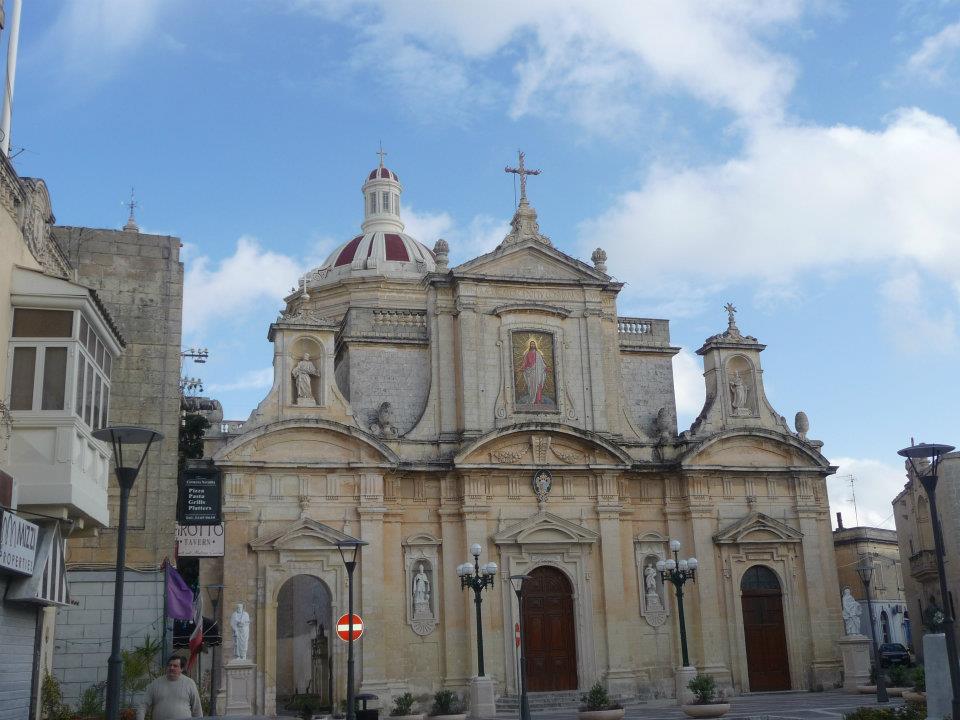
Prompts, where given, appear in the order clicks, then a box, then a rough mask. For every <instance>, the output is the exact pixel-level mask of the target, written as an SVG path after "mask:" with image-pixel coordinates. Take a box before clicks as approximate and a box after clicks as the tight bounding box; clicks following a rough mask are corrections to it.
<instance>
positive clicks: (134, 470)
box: [93, 426, 163, 720]
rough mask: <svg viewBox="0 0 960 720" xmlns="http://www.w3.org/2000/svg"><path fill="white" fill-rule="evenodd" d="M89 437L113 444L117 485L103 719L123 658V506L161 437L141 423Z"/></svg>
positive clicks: (115, 713) (110, 711) (110, 715)
mask: <svg viewBox="0 0 960 720" xmlns="http://www.w3.org/2000/svg"><path fill="white" fill-rule="evenodd" d="M93 437H94V438H96V439H97V440H100V441H102V442H105V443H110V445H111V447H112V448H113V464H114V471H115V472H116V474H117V483H118V484H119V485H120V517H119V522H118V524H117V568H116V574H115V577H114V581H113V582H114V584H113V634H112V638H111V641H110V659H109V660H107V698H106V710H107V720H117V718H119V716H120V675H121V671H122V669H123V660H122V659H121V657H120V628H121V624H122V621H123V565H124V562H125V560H126V555H127V506H128V505H129V504H130V490H131V489H132V488H133V483H134V481H135V480H136V479H137V474H138V473H139V472H140V468H141V467H143V461H144V460H146V458H147V453H148V452H150V446H151V445H152V444H153V441H154V440H162V439H163V435H161V434H160V433H158V432H157V431H156V430H150V429H148V428H141V427H129V426H121V427H106V428H101V429H100V430H97V431H96V432H94V433H93ZM137 445H144V446H145V447H144V448H143V453H142V454H141V455H140V459H139V461H137V462H136V465H134V463H132V462H131V463H130V464H129V465H126V464H124V462H123V451H124V448H126V449H127V459H128V460H133V458H132V457H130V456H131V455H132V454H135V453H134V452H133V451H132V446H137Z"/></svg>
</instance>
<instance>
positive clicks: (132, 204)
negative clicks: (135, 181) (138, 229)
mask: <svg viewBox="0 0 960 720" xmlns="http://www.w3.org/2000/svg"><path fill="white" fill-rule="evenodd" d="M124 205H126V206H127V207H128V208H130V219H131V220H133V210H134V208H138V207H140V203H138V202H137V201H136V200H135V199H134V195H133V188H130V200H128V201H127V202H125V203H124Z"/></svg>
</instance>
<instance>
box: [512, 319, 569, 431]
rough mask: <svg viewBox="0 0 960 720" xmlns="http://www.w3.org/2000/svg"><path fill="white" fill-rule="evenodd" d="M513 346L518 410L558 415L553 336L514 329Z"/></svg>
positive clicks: (514, 381)
mask: <svg viewBox="0 0 960 720" xmlns="http://www.w3.org/2000/svg"><path fill="white" fill-rule="evenodd" d="M510 347H511V359H512V366H513V397H514V403H515V405H516V409H517V410H518V411H520V412H558V411H559V407H558V403H557V377H556V373H557V365H556V362H555V356H554V339H553V334H552V333H548V332H542V331H534V330H514V331H512V332H511V333H510Z"/></svg>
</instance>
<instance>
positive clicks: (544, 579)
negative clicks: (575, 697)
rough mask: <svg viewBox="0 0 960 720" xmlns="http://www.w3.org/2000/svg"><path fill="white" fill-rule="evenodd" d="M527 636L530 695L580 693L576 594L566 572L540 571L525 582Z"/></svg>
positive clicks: (525, 636)
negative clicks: (574, 617) (575, 621)
mask: <svg viewBox="0 0 960 720" xmlns="http://www.w3.org/2000/svg"><path fill="white" fill-rule="evenodd" d="M523 634H524V640H525V650H526V660H527V668H526V669H527V689H528V690H529V691H530V692H546V691H555V690H576V689H577V643H576V637H575V635H576V633H575V629H574V620H573V592H572V590H571V588H570V582H569V581H568V580H567V578H566V577H565V576H564V574H563V573H562V572H560V571H559V570H556V569H555V568H551V567H538V568H536V569H535V570H533V571H532V572H530V573H529V577H528V579H527V580H524V582H523Z"/></svg>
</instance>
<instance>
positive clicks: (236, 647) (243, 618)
mask: <svg viewBox="0 0 960 720" xmlns="http://www.w3.org/2000/svg"><path fill="white" fill-rule="evenodd" d="M230 628H231V629H232V630H233V654H234V656H235V657H236V658H237V659H238V660H246V659H247V645H248V644H249V642H250V615H249V613H247V611H246V610H244V609H243V603H237V609H236V610H234V611H233V615H231V616H230Z"/></svg>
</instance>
